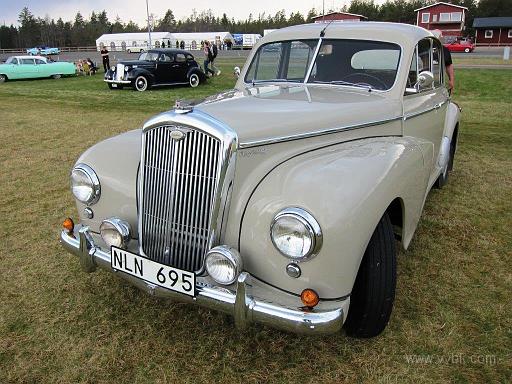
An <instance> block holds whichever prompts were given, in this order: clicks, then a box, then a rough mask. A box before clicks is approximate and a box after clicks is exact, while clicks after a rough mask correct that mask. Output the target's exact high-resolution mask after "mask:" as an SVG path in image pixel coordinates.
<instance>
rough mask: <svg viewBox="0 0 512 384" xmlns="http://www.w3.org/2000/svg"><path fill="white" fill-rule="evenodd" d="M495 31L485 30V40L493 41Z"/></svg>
mask: <svg viewBox="0 0 512 384" xmlns="http://www.w3.org/2000/svg"><path fill="white" fill-rule="evenodd" d="M492 35H493V30H492V29H486V30H485V38H486V39H492Z"/></svg>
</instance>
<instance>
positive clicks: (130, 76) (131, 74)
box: [128, 68, 155, 84]
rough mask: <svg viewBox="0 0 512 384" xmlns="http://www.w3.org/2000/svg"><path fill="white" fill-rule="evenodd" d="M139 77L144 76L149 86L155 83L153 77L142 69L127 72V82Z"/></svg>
mask: <svg viewBox="0 0 512 384" xmlns="http://www.w3.org/2000/svg"><path fill="white" fill-rule="evenodd" d="M140 75H143V76H145V77H146V78H147V79H148V80H149V82H150V83H151V84H153V83H155V75H154V74H152V73H151V72H150V71H148V70H147V69H144V68H133V69H132V70H131V71H130V72H128V80H130V81H134V80H135V79H136V78H137V77H138V76H140Z"/></svg>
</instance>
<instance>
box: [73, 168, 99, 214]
mask: <svg viewBox="0 0 512 384" xmlns="http://www.w3.org/2000/svg"><path fill="white" fill-rule="evenodd" d="M71 191H72V192H73V195H75V197H76V199H77V200H78V201H80V202H82V203H84V204H87V205H92V204H94V203H96V202H97V201H98V200H99V198H100V194H101V187H100V180H99V179H98V176H97V175H96V173H95V172H94V170H93V169H92V168H91V167H89V166H88V165H85V164H78V165H77V166H75V168H73V170H72V171H71Z"/></svg>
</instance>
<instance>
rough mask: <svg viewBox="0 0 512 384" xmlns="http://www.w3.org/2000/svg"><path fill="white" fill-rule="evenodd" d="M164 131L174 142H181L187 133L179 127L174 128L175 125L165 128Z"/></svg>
mask: <svg viewBox="0 0 512 384" xmlns="http://www.w3.org/2000/svg"><path fill="white" fill-rule="evenodd" d="M166 129H167V131H168V132H169V133H170V135H171V139H173V140H174V141H180V140H183V139H184V138H185V137H186V136H187V133H188V131H186V130H184V129H181V128H180V127H176V126H175V125H173V126H170V127H167V128H166Z"/></svg>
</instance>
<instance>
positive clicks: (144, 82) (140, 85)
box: [133, 75, 149, 92]
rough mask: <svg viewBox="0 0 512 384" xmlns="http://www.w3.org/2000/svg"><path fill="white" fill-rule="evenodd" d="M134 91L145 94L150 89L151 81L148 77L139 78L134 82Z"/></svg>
mask: <svg viewBox="0 0 512 384" xmlns="http://www.w3.org/2000/svg"><path fill="white" fill-rule="evenodd" d="M133 89H135V90H136V91H139V92H144V91H146V90H148V89H149V80H148V79H147V77H146V76H142V75H140V76H137V78H136V79H135V80H134V81H133Z"/></svg>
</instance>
